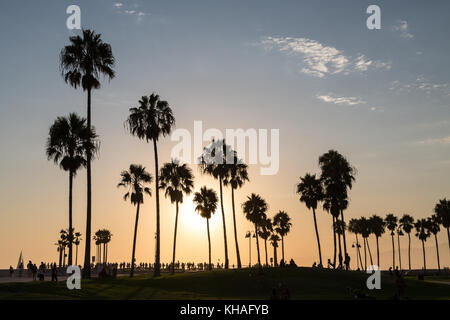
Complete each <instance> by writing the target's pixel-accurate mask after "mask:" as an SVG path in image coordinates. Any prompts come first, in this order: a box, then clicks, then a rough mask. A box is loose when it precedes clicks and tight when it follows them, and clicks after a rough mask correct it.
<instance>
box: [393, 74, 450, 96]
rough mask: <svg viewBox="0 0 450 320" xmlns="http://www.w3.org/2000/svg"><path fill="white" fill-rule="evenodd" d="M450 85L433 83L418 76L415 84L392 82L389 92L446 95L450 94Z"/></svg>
mask: <svg viewBox="0 0 450 320" xmlns="http://www.w3.org/2000/svg"><path fill="white" fill-rule="evenodd" d="M449 89H450V84H449V83H448V82H447V83H433V82H431V81H430V80H428V79H427V78H425V77H424V76H418V77H417V78H416V80H415V81H414V82H411V83H402V82H400V81H398V80H395V81H392V82H391V86H390V88H389V90H391V91H396V92H412V91H424V92H425V93H426V94H431V93H432V92H438V91H441V92H443V93H444V94H445V93H450V92H449V91H450V90H449Z"/></svg>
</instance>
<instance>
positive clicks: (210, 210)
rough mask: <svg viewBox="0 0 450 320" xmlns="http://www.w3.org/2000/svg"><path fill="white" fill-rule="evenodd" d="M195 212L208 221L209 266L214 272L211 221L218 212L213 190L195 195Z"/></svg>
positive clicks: (202, 190)
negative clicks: (210, 231) (210, 233)
mask: <svg viewBox="0 0 450 320" xmlns="http://www.w3.org/2000/svg"><path fill="white" fill-rule="evenodd" d="M193 201H194V203H195V204H196V206H195V211H197V212H198V213H199V214H200V216H202V218H205V219H206V228H207V232H208V253H209V264H208V269H209V270H210V271H211V270H212V264H211V237H210V235H209V219H210V218H211V216H212V215H213V214H214V213H215V212H216V210H217V202H218V199H217V193H216V192H215V191H214V190H213V189H208V188H207V187H206V186H204V187H202V188H201V189H200V192H196V193H195V194H194V199H193Z"/></svg>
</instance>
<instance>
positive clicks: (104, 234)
mask: <svg viewBox="0 0 450 320" xmlns="http://www.w3.org/2000/svg"><path fill="white" fill-rule="evenodd" d="M111 238H112V233H111V231H109V230H108V229H103V230H102V240H103V241H102V242H103V255H104V259H103V260H104V261H103V263H108V245H109V243H110V242H111Z"/></svg>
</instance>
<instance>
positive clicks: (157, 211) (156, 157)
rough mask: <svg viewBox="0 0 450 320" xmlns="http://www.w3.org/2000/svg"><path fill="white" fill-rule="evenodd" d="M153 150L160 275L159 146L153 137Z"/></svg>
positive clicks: (158, 268) (156, 260) (156, 258)
mask: <svg viewBox="0 0 450 320" xmlns="http://www.w3.org/2000/svg"><path fill="white" fill-rule="evenodd" d="M153 151H154V153H155V190H156V250H155V270H154V273H153V275H154V276H155V277H158V276H159V275H160V274H161V266H160V258H161V254H160V248H161V242H160V241H161V229H160V216H159V172H158V148H157V146H156V140H155V139H153Z"/></svg>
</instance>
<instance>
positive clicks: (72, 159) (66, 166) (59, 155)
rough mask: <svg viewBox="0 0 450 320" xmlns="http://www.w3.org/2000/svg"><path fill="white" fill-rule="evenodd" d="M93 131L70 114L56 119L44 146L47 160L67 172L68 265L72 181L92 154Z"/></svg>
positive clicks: (71, 228) (70, 257)
mask: <svg viewBox="0 0 450 320" xmlns="http://www.w3.org/2000/svg"><path fill="white" fill-rule="evenodd" d="M96 138H97V135H96V134H95V129H94V128H92V129H90V130H89V129H88V127H87V126H86V119H84V118H80V117H79V116H78V115H77V114H75V113H71V114H69V116H68V117H58V118H57V119H56V120H55V122H54V123H53V125H52V126H51V127H50V130H49V136H48V139H47V144H46V154H47V158H48V159H49V160H53V161H54V162H55V163H56V164H59V166H60V168H61V169H63V170H64V171H68V172H69V229H68V230H69V234H68V247H69V259H68V263H69V265H72V243H73V233H72V231H73V226H72V192H73V179H74V177H75V176H76V174H77V171H78V170H79V169H80V168H81V167H84V166H86V164H87V161H86V154H94V153H95V152H96V150H97V145H96V144H95V139H96Z"/></svg>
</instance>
